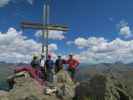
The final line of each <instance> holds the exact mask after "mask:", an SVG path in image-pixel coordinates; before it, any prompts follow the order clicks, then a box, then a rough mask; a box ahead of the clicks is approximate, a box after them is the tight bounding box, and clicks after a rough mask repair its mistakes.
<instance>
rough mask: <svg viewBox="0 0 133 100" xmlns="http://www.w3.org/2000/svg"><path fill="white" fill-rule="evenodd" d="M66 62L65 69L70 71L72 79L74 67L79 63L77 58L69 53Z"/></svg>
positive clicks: (74, 72)
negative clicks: (66, 66)
mask: <svg viewBox="0 0 133 100" xmlns="http://www.w3.org/2000/svg"><path fill="white" fill-rule="evenodd" d="M66 64H67V65H68V68H67V70H68V72H69V73H70V76H71V78H72V80H74V77H75V74H76V69H77V67H78V65H79V64H80V63H79V61H78V60H76V59H74V58H73V55H72V54H70V55H69V58H68V60H67V61H66Z"/></svg>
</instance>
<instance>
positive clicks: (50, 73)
mask: <svg viewBox="0 0 133 100" xmlns="http://www.w3.org/2000/svg"><path fill="white" fill-rule="evenodd" d="M45 68H46V73H47V80H48V81H49V82H53V77H54V61H53V60H52V59H51V55H48V57H47V59H46V61H45Z"/></svg>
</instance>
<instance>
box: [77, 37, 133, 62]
mask: <svg viewBox="0 0 133 100" xmlns="http://www.w3.org/2000/svg"><path fill="white" fill-rule="evenodd" d="M77 40H82V41H78V42H75V45H77V46H78V47H82V48H86V49H85V50H83V51H82V52H81V53H79V54H77V55H76V56H77V57H78V58H80V60H81V61H82V62H88V63H102V62H103V63H105V62H106V63H114V62H118V61H121V62H124V63H129V62H133V55H132V53H133V40H129V41H124V40H121V39H119V38H116V39H115V40H112V41H108V40H106V39H104V38H102V37H101V38H96V37H90V38H82V37H80V38H78V39H76V40H75V41H77ZM83 41H84V42H83Z"/></svg>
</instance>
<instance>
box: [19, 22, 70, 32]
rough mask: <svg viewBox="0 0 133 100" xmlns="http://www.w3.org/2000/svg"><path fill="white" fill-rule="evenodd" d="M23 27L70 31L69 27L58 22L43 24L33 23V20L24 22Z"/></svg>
mask: <svg viewBox="0 0 133 100" xmlns="http://www.w3.org/2000/svg"><path fill="white" fill-rule="evenodd" d="M21 27H22V28H24V29H28V28H31V29H40V30H45V29H48V30H56V31H64V32H67V31H69V29H68V27H67V26H65V25H58V24H48V25H43V24H41V23H33V22H22V23H21Z"/></svg>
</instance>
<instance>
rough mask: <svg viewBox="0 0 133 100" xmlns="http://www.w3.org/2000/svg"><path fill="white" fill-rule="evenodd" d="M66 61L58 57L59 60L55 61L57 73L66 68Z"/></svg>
mask: <svg viewBox="0 0 133 100" xmlns="http://www.w3.org/2000/svg"><path fill="white" fill-rule="evenodd" d="M64 64H65V60H63V59H62V58H61V56H58V58H57V60H56V61H55V72H56V73H58V72H59V71H60V70H61V69H63V68H64Z"/></svg>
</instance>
